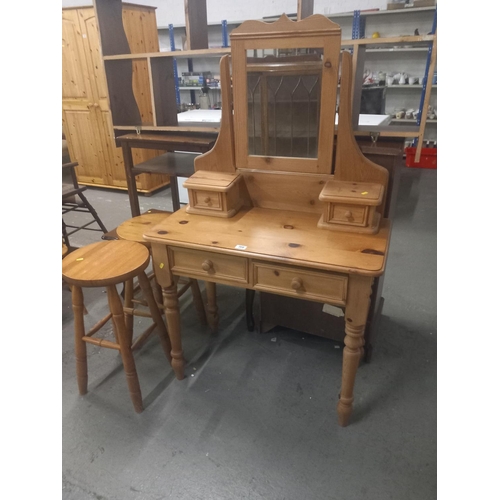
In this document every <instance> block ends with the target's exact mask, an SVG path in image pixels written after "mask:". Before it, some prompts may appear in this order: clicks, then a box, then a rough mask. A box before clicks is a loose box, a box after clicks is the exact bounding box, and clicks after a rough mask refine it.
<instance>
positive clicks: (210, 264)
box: [201, 259, 214, 272]
mask: <svg viewBox="0 0 500 500" xmlns="http://www.w3.org/2000/svg"><path fill="white" fill-rule="evenodd" d="M201 268H202V269H203V270H204V271H207V272H208V271H210V270H211V269H213V268H214V263H213V262H212V261H211V260H208V259H207V260H206V261H204V262H203V264H202V265H201Z"/></svg>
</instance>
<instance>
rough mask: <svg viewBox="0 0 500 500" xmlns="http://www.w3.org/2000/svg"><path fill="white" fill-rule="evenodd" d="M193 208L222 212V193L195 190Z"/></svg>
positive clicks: (193, 192)
mask: <svg viewBox="0 0 500 500" xmlns="http://www.w3.org/2000/svg"><path fill="white" fill-rule="evenodd" d="M192 195H193V206H194V207H195V208H206V209H211V210H222V199H221V193H217V192H216V191H197V190H195V189H193V191H192Z"/></svg>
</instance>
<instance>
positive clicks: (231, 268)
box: [169, 247, 248, 284]
mask: <svg viewBox="0 0 500 500" xmlns="http://www.w3.org/2000/svg"><path fill="white" fill-rule="evenodd" d="M169 250H170V259H171V262H172V263H171V268H172V271H173V272H174V273H175V274H179V275H181V276H193V277H198V278H202V279H203V278H207V279H209V278H216V279H218V280H221V281H229V282H235V283H245V284H246V283H248V260H247V259H245V258H243V257H235V256H233V255H222V254H219V253H214V252H205V251H203V250H191V249H187V248H177V247H170V248H169Z"/></svg>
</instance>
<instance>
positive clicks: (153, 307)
mask: <svg viewBox="0 0 500 500" xmlns="http://www.w3.org/2000/svg"><path fill="white" fill-rule="evenodd" d="M138 278H139V284H140V285H141V290H142V293H143V294H144V298H145V299H146V302H147V303H148V306H149V310H150V311H151V317H152V318H153V321H154V322H155V323H156V329H157V331H158V337H159V338H160V343H161V346H162V348H163V352H164V353H165V355H166V356H167V359H168V360H169V361H171V360H172V357H171V355H170V351H171V350H172V346H171V345H170V339H169V337H168V333H167V328H166V326H165V323H164V322H163V318H162V316H161V312H160V309H159V308H158V304H157V303H156V300H155V298H154V295H153V290H152V288H151V283H150V281H149V279H148V277H147V276H146V273H145V272H144V271H143V272H142V273H140V274H139V276H138Z"/></svg>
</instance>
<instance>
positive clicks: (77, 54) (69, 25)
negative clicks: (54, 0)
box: [62, 10, 92, 99]
mask: <svg viewBox="0 0 500 500" xmlns="http://www.w3.org/2000/svg"><path fill="white" fill-rule="evenodd" d="M85 60H86V56H85V49H84V46H83V38H82V32H81V30H80V24H79V19H78V11H77V10H63V11H62V97H63V98H80V99H92V89H91V87H90V81H89V77H88V74H87V73H85V72H84V71H82V70H81V66H82V62H83V64H85Z"/></svg>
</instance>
